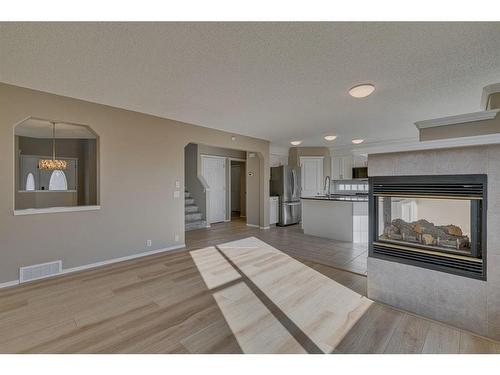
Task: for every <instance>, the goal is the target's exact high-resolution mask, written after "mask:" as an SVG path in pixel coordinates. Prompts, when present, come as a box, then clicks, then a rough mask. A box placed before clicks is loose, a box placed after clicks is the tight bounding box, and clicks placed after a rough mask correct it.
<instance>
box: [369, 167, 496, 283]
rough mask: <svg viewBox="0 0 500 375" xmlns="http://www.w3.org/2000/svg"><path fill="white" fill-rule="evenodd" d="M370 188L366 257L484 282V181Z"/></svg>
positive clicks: (464, 178)
mask: <svg viewBox="0 0 500 375" xmlns="http://www.w3.org/2000/svg"><path fill="white" fill-rule="evenodd" d="M369 183H370V190H369V191H370V199H369V220H370V233H369V244H370V247H369V249H370V251H369V256H370V257H374V258H381V259H385V260H389V261H394V262H400V263H406V264H411V265H414V266H418V267H424V268H430V269H434V270H439V271H443V272H448V273H453V274H458V275H462V276H467V277H472V278H477V279H482V280H485V279H486V191H487V189H486V184H487V177H486V175H449V176H448V175H445V176H381V177H371V178H370V179H369Z"/></svg>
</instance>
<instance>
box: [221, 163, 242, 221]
mask: <svg viewBox="0 0 500 375" xmlns="http://www.w3.org/2000/svg"><path fill="white" fill-rule="evenodd" d="M226 159H227V166H226V168H227V171H228V173H227V186H229V189H226V191H227V197H228V199H227V202H228V203H229V211H227V210H226V220H225V221H226V222H227V221H231V220H232V219H233V218H232V217H231V215H232V210H231V209H232V207H231V202H232V201H231V199H232V197H231V194H232V192H231V178H232V176H231V162H232V161H239V162H242V163H245V191H246V189H247V187H246V184H247V176H246V166H247V160H246V159H239V158H231V157H228V158H226ZM241 189H243V186H240V190H241ZM240 194H241V191H240ZM245 205H246V197H245ZM245 211H246V207H245ZM228 212H229V214H228ZM240 214H241V213H240ZM240 217H244V218H246V215H245V216H240Z"/></svg>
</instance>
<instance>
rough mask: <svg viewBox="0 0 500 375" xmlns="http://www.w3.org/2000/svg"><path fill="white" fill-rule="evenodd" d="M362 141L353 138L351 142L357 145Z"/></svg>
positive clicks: (362, 140)
mask: <svg viewBox="0 0 500 375" xmlns="http://www.w3.org/2000/svg"><path fill="white" fill-rule="evenodd" d="M364 141H365V140H364V139H353V140H352V143H354V144H355V145H359V144H360V143H363V142H364Z"/></svg>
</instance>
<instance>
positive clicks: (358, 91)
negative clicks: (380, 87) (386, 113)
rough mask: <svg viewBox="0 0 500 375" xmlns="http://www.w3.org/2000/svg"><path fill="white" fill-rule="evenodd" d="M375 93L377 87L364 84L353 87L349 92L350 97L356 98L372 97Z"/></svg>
mask: <svg viewBox="0 0 500 375" xmlns="http://www.w3.org/2000/svg"><path fill="white" fill-rule="evenodd" d="M374 91H375V86H373V85H372V84H371V83H363V84H361V85H356V86H354V87H351V89H350V90H349V95H351V96H352V97H354V98H364V97H367V96H368V95H370V94H371V93H372V92H374Z"/></svg>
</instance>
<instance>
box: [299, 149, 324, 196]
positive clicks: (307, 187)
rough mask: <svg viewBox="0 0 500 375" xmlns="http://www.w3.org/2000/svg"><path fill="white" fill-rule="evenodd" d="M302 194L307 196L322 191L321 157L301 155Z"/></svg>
mask: <svg viewBox="0 0 500 375" xmlns="http://www.w3.org/2000/svg"><path fill="white" fill-rule="evenodd" d="M300 165H301V179H302V181H301V182H302V196H303V197H309V196H313V195H318V194H322V193H323V186H322V183H323V158H320V157H301V158H300Z"/></svg>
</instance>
